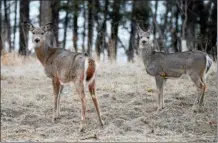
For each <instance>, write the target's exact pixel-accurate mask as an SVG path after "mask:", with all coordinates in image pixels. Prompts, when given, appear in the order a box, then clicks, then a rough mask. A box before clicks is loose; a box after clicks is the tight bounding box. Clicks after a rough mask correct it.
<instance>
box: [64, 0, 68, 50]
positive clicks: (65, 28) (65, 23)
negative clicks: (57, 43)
mask: <svg viewBox="0 0 218 143" xmlns="http://www.w3.org/2000/svg"><path fill="white" fill-rule="evenodd" d="M66 5H67V6H69V0H67V4H66ZM65 11H66V16H65V20H64V40H63V48H66V38H67V27H68V22H69V8H68V7H66V8H65Z"/></svg>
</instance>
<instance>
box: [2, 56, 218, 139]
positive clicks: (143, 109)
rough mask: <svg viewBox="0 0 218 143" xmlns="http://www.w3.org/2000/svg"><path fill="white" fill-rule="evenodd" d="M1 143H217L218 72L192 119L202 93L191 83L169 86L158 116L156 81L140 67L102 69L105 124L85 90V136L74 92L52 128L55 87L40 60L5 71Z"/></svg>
mask: <svg viewBox="0 0 218 143" xmlns="http://www.w3.org/2000/svg"><path fill="white" fill-rule="evenodd" d="M1 72H2V75H3V76H2V77H3V80H1V108H2V110H1V115H2V118H1V123H2V124H1V129H2V130H1V131H2V135H1V140H2V141H41V142H44V141H45V142H46V141H107V142H108V141H150V142H152V141H172V142H174V141H175V142H180V141H183V142H186V141H187V142H200V141H205V142H206V141H207V142H217V137H216V135H217V123H216V121H217V108H215V107H217V88H216V87H217V86H216V81H215V80H214V79H216V74H215V73H216V68H215V66H213V68H212V70H211V72H210V74H209V75H208V77H207V83H208V90H207V92H206V96H205V100H204V101H205V102H204V107H203V112H200V113H193V112H192V110H191V109H192V105H193V103H194V100H195V99H196V97H197V91H196V88H195V87H194V85H193V83H192V82H191V80H189V78H187V77H182V78H181V79H176V80H169V81H167V84H166V87H165V89H164V95H165V105H164V106H165V108H164V109H163V110H162V111H157V110H156V109H157V102H156V99H157V92H156V89H155V81H154V79H153V77H151V76H149V75H147V74H146V72H145V70H144V66H143V65H142V64H141V62H140V61H138V62H136V63H128V64H123V65H115V64H109V63H107V64H106V63H100V64H99V69H98V74H97V91H96V92H97V96H98V98H99V104H100V107H101V111H102V118H103V120H104V122H105V125H104V127H103V128H101V127H100V125H99V122H98V118H97V115H96V111H95V108H94V106H93V103H92V100H91V98H90V96H89V94H88V92H87V91H88V90H87V89H86V94H87V95H86V96H87V99H88V101H87V114H86V116H87V120H86V123H87V124H86V130H85V133H80V132H79V127H80V115H81V113H80V111H81V103H80V100H79V97H78V95H77V93H76V92H75V91H76V90H75V88H74V86H65V87H64V91H63V94H62V95H61V104H60V105H61V118H60V119H58V120H57V122H56V123H53V122H52V105H53V104H52V85H51V79H49V78H48V77H47V76H46V75H45V74H44V72H43V69H42V66H41V65H40V63H39V62H38V61H37V60H33V61H31V62H26V63H25V64H21V65H18V66H8V65H3V66H2V69H1Z"/></svg>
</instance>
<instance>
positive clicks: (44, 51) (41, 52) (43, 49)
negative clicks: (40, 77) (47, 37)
mask: <svg viewBox="0 0 218 143" xmlns="http://www.w3.org/2000/svg"><path fill="white" fill-rule="evenodd" d="M35 52H36V56H37V58H38V60H39V61H40V62H41V63H42V65H44V64H45V61H46V59H47V58H48V56H49V50H48V47H47V46H45V44H44V43H43V44H42V45H41V46H40V47H35Z"/></svg>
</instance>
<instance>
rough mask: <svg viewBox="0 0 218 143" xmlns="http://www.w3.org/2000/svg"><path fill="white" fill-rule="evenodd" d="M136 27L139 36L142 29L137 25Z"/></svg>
mask: <svg viewBox="0 0 218 143" xmlns="http://www.w3.org/2000/svg"><path fill="white" fill-rule="evenodd" d="M136 29H137V33H138V35H139V36H141V35H142V34H143V33H144V31H143V30H142V29H141V28H140V27H139V25H137V26H136Z"/></svg>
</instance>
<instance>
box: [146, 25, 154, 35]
mask: <svg viewBox="0 0 218 143" xmlns="http://www.w3.org/2000/svg"><path fill="white" fill-rule="evenodd" d="M153 31H154V27H153V26H152V27H150V28H149V29H148V31H147V32H148V33H149V34H152V33H153Z"/></svg>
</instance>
